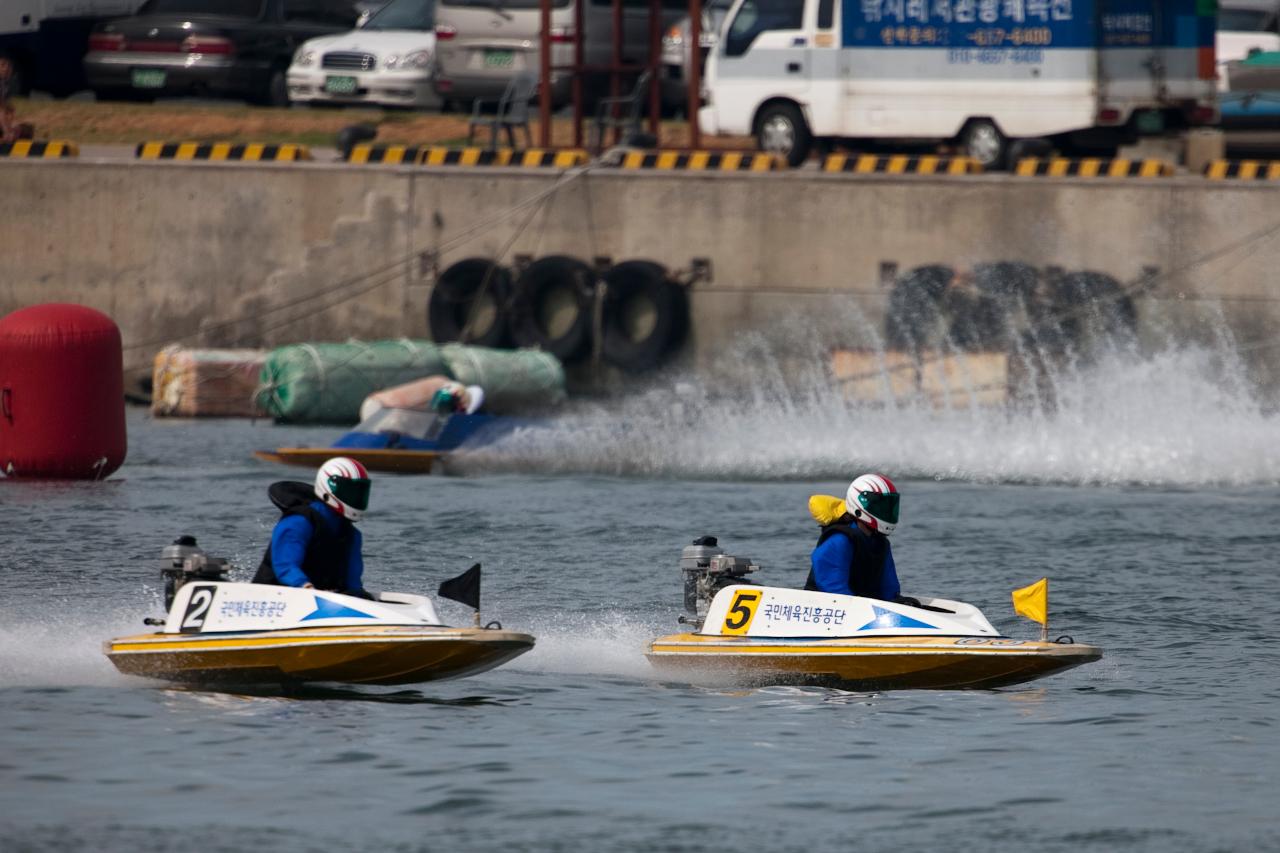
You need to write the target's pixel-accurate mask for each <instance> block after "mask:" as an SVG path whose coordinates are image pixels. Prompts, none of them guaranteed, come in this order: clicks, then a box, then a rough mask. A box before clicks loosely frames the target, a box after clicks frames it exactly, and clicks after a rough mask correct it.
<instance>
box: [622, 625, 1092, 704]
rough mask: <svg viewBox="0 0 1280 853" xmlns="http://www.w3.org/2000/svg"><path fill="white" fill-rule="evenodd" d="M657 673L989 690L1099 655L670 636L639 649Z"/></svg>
mask: <svg viewBox="0 0 1280 853" xmlns="http://www.w3.org/2000/svg"><path fill="white" fill-rule="evenodd" d="M647 657H648V658H649V661H650V663H652V664H653V665H654V667H656V668H657V669H658V670H660V671H661V672H663V673H664V674H665V675H678V676H683V677H694V678H697V677H702V678H712V679H715V680H728V681H731V682H733V683H736V684H753V685H763V684H818V685H825V686H832V687H843V688H846V689H853V690H893V689H913V688H925V689H959V688H970V689H972V688H991V687H1004V686H1007V685H1010V684H1020V683H1022V682H1026V681H1032V680H1034V679H1037V678H1042V677H1044V676H1046V675H1050V674H1052V673H1055V672H1061V671H1063V670H1065V669H1070V668H1071V667H1074V666H1079V665H1081V664H1084V663H1089V662H1090V661H1095V660H1098V659H1099V658H1101V657H1102V650H1101V649H1099V648H1097V647H1096V646H1089V645H1084V644H1082V643H1047V642H1039V641H1030V640H1010V639H1005V638H996V637H992V638H986V637H919V636H912V637H870V638H868V637H861V638H846V639H829V640H777V639H773V640H771V639H768V638H760V637H726V636H710V635H700V634H673V635H671V636H667V637H660V638H658V639H656V640H654V641H653V642H652V643H651V644H650V646H649V651H648V654H647Z"/></svg>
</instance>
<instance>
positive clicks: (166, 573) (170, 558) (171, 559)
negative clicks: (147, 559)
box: [160, 536, 230, 612]
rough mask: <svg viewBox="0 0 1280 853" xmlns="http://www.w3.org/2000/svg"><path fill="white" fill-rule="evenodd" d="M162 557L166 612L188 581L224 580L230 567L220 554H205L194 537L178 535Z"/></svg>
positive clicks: (161, 570)
mask: <svg viewBox="0 0 1280 853" xmlns="http://www.w3.org/2000/svg"><path fill="white" fill-rule="evenodd" d="M160 558H161V559H162V560H163V561H164V567H163V568H162V569H160V575H161V576H162V577H163V578H164V609H165V612H168V610H169V608H170V607H172V606H173V597H174V596H175V595H177V594H178V590H180V589H182V587H183V586H184V585H185V584H188V583H190V582H191V581H225V580H226V579H227V570H228V569H229V568H230V566H229V565H228V563H227V561H226V560H224V559H222V558H221V557H210V556H208V555H207V554H205V552H204V551H202V550H201V549H200V547H199V546H198V545H196V538H195V537H194V536H179V537H178V538H177V539H175V540H173V544H172V545H167V546H165V549H164V550H163V551H161V552H160Z"/></svg>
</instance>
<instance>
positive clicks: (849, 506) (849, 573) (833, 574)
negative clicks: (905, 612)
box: [804, 474, 902, 601]
mask: <svg viewBox="0 0 1280 853" xmlns="http://www.w3.org/2000/svg"><path fill="white" fill-rule="evenodd" d="M833 500H834V499H833ZM843 509H844V512H843V513H842V514H841V515H840V516H839V517H838V518H836V519H834V520H833V521H831V522H830V523H828V524H825V525H824V526H823V528H822V533H821V535H819V537H818V544H817V545H816V546H815V547H814V549H813V554H812V555H811V557H810V570H809V577H808V579H807V580H806V582H805V586H804V588H805V589H808V590H818V591H820V592H834V593H839V594H841V595H860V596H863V597H864V598H878V599H880V600H882V601H897V600H898V599H899V598H900V596H901V593H902V586H901V584H899V582H898V571H897V567H896V566H895V565H894V562H893V549H892V548H891V547H890V545H889V537H888V534H889V533H891V532H892V531H893V529H894V527H895V526H897V523H898V490H897V489H896V488H894V485H893V482H892V481H890V480H889V478H888V477H884V476H882V475H880V474H863V475H862V476H860V477H858V478H857V479H856V480H854V481H853V483H852V484H850V486H849V491H848V494H847V495H846V497H845V501H844V507H843Z"/></svg>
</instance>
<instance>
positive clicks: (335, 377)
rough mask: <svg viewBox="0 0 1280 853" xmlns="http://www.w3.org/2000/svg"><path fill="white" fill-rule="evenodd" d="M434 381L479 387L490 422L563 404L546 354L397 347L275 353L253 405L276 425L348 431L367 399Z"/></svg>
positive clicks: (558, 378)
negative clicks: (432, 378)
mask: <svg viewBox="0 0 1280 853" xmlns="http://www.w3.org/2000/svg"><path fill="white" fill-rule="evenodd" d="M435 375H441V376H447V377H449V378H450V379H457V380H458V381H460V382H463V383H465V384H468V385H480V386H481V387H483V388H484V391H485V408H486V410H487V411H489V412H490V413H492V414H511V413H513V412H524V411H529V410H532V409H537V408H543V407H546V406H552V405H555V404H557V403H559V402H560V401H561V400H563V399H564V396H565V379H564V368H563V367H562V366H561V364H560V362H559V361H558V360H557V359H556V358H555V356H553V355H550V354H548V353H545V352H540V351H536V350H496V349H488V348H486V347H472V346H464V345H461V344H445V345H443V346H440V345H437V344H434V343H432V342H430V341H413V340H398V341H370V342H360V341H350V342H347V343H342V344H294V345H290V346H284V347H279V348H277V349H275V350H273V351H271V352H270V353H269V354H268V355H267V358H266V361H265V362H264V363H263V366H262V371H261V384H260V386H259V388H258V396H257V399H258V403H259V405H260V406H261V407H262V408H263V409H264V410H265V411H266V412H267V414H269V415H270V416H271V417H273V418H275V419H276V420H277V421H280V422H286V423H317V424H319V423H329V424H351V423H355V422H356V421H357V420H358V418H359V412H360V404H361V402H363V401H364V399H365V397H367V396H368V395H369V394H372V393H373V392H375V391H380V390H382V389H384V388H390V387H392V386H395V385H403V384H405V383H407V382H412V381H414V380H417V379H422V378H424V377H427V376H435Z"/></svg>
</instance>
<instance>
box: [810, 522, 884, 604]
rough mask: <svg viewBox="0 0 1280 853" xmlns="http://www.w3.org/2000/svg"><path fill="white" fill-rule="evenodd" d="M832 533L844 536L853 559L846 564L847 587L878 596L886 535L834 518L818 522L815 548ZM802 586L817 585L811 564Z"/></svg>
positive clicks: (855, 592) (869, 595)
mask: <svg viewBox="0 0 1280 853" xmlns="http://www.w3.org/2000/svg"><path fill="white" fill-rule="evenodd" d="M846 517H847V516H846ZM832 536H844V537H846V538H847V539H848V540H849V542H850V543H851V544H852V545H853V559H852V560H851V561H850V565H849V589H851V590H852V591H853V594H854V595H861V596H863V597H866V598H879V597H880V590H881V589H882V588H883V586H884V559H885V554H886V553H887V552H888V544H889V542H888V539H886V538H885V537H884V536H876V535H868V534H867V533H864V532H863V531H862V528H860V527H858V525H857V524H845V523H843V522H841V521H835V522H833V523H831V524H824V525H823V526H822V532H821V533H820V534H818V541H817V543H816V544H815V545H814V546H813V547H815V548H817V547H818V545H821V544H822V543H823V542H826V541H827V540H828V539H830V538H831V537H832ZM804 588H805V589H807V590H817V589H818V584H817V582H816V581H815V580H814V577H813V568H812V567H810V569H809V577H808V579H807V580H805V582H804Z"/></svg>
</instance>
